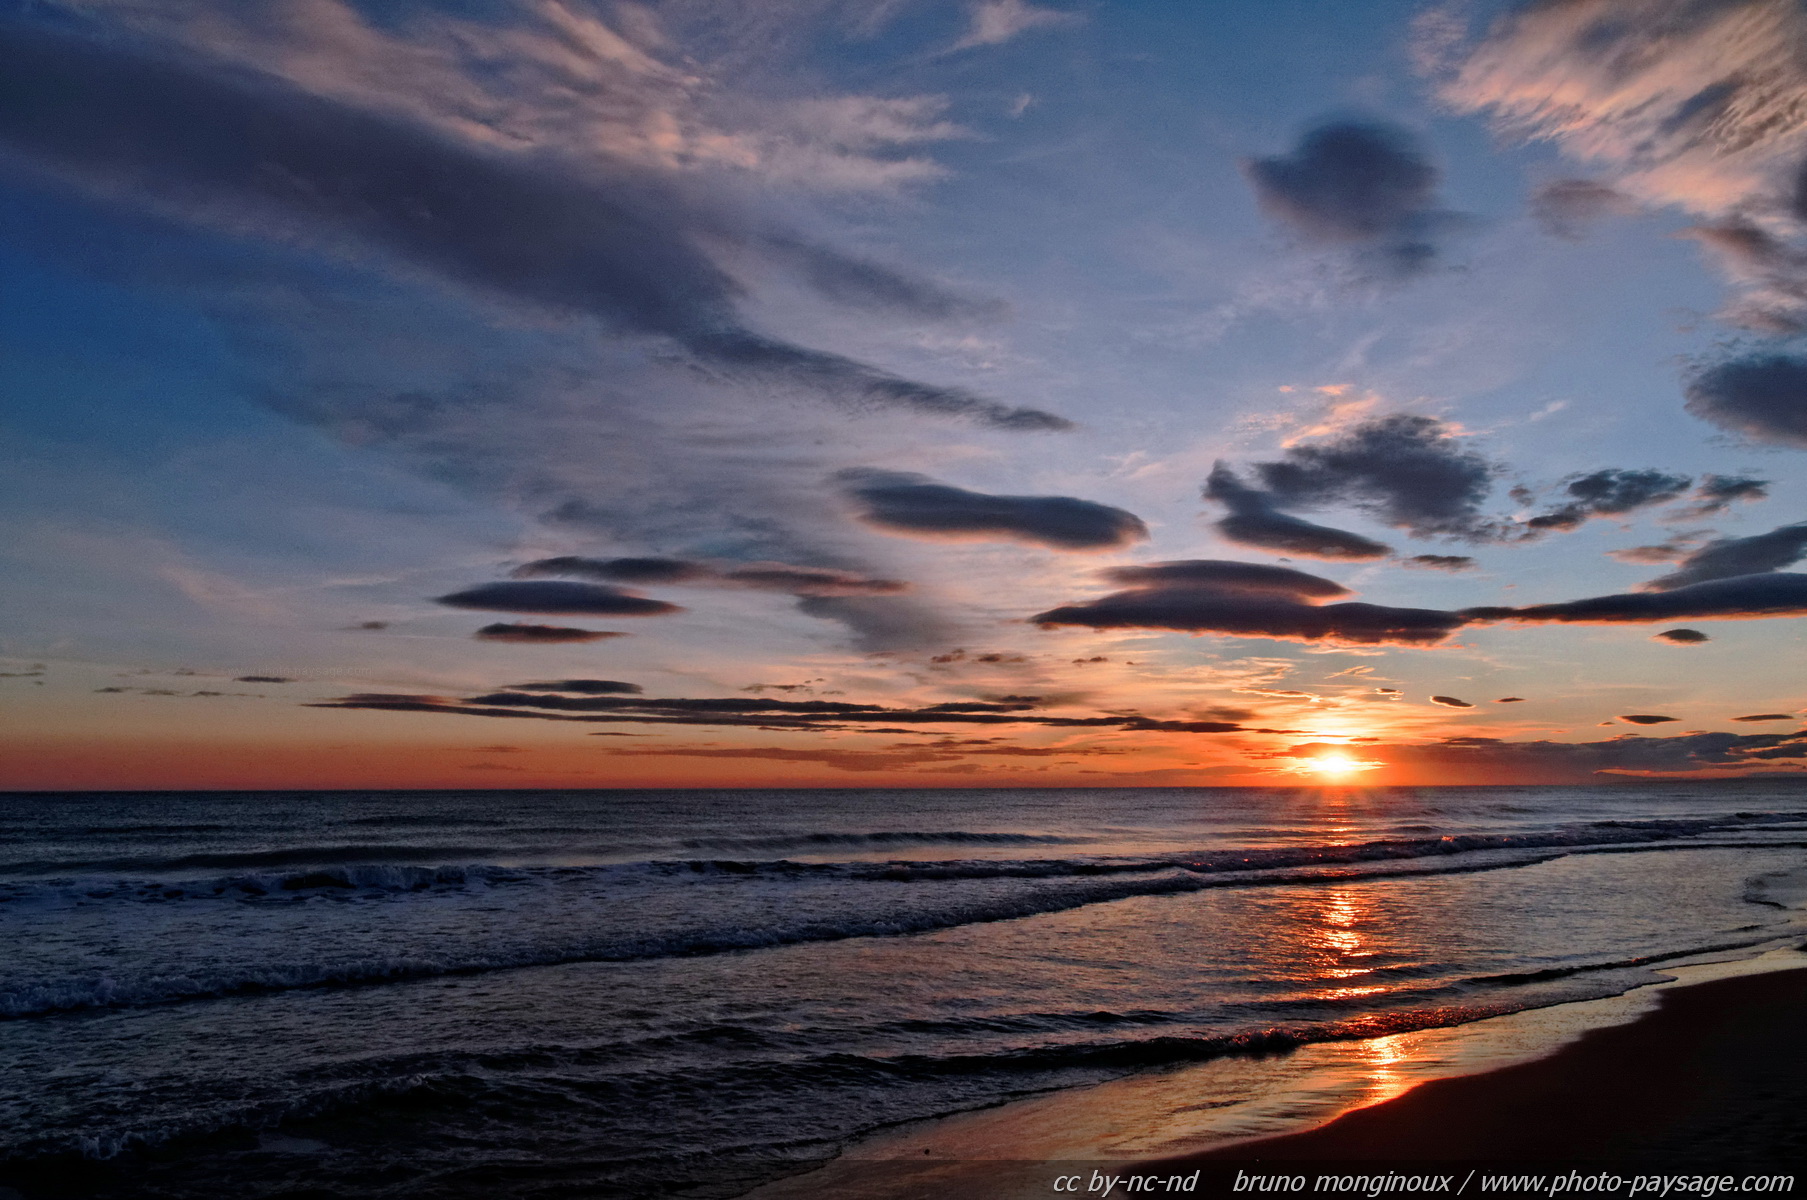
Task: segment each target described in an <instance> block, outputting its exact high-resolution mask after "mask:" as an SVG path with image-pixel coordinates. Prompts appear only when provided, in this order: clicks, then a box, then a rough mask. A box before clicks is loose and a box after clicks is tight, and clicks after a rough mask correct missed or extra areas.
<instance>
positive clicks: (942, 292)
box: [761, 235, 1008, 321]
mask: <svg viewBox="0 0 1807 1200" xmlns="http://www.w3.org/2000/svg"><path fill="white" fill-rule="evenodd" d="M761 247H762V248H763V249H764V250H765V251H766V252H767V253H769V254H771V255H773V256H774V257H775V258H777V259H779V260H781V261H783V262H784V263H785V264H786V265H788V266H790V267H791V268H792V269H793V270H795V271H796V272H797V273H798V274H799V275H800V276H801V277H802V278H803V279H804V281H805V282H807V283H808V284H809V285H810V286H811V287H813V288H814V289H815V290H816V291H817V292H819V293H820V294H822V295H823V296H825V297H827V298H828V299H830V300H833V301H835V302H837V303H840V304H852V305H856V306H858V307H860V308H871V309H878V310H880V311H884V312H895V313H903V314H906V315H909V316H918V317H930V318H933V319H936V320H944V321H945V320H960V319H968V318H975V317H977V318H996V317H1001V316H1003V315H1004V314H1005V313H1006V311H1007V309H1008V306H1007V305H1004V304H1002V303H1000V302H998V301H995V300H991V301H986V300H975V299H973V298H971V297H969V296H964V295H961V294H960V293H958V292H954V291H951V290H949V289H948V288H945V287H942V286H941V285H940V284H938V283H935V282H934V281H932V280H928V279H923V278H920V277H918V276H914V275H911V274H909V273H908V272H906V271H902V270H899V269H898V268H896V267H891V266H886V265H884V264H882V263H876V262H872V261H870V260H868V259H862V258H856V257H854V256H853V255H849V254H843V253H841V252H840V251H838V250H831V249H829V248H828V247H826V246H821V245H817V244H816V243H814V242H808V241H804V240H803V239H801V238H797V237H792V236H785V235H770V236H767V237H765V238H763V239H762V240H761Z"/></svg>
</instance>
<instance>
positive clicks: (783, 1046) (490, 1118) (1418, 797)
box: [0, 783, 1807, 1197]
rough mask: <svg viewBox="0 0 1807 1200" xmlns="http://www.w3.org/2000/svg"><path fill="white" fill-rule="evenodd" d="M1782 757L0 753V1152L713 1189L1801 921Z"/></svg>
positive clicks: (1793, 802) (1614, 972)
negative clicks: (63, 771) (258, 769)
mask: <svg viewBox="0 0 1807 1200" xmlns="http://www.w3.org/2000/svg"><path fill="white" fill-rule="evenodd" d="M1804 845H1807V791H1803V790H1801V789H1799V788H1792V787H1784V786H1780V785H1777V786H1764V785H1759V784H1755V783H1745V784H1735V785H1734V784H1717V785H1687V786H1681V785H1655V786H1638V785H1618V786H1610V787H1597V788H1563V787H1533V788H1511V787H1493V788H1402V789H1358V788H1347V789H1332V790H1327V789H1321V788H1287V789H1227V788H1225V789H1212V788H1200V789H1179V788H1175V789H1135V790H1130V789H1124V790H1099V791H1081V790H1060V791H1031V790H1012V791H986V790H960V791H797V792H781V791H706V792H705V791H689V792H685V791H666V792H652V791H648V792H559V791H545V792H331V793H268V792H265V793H252V792H243V793H143V794H122V793H110V794H54V795H52V794H11V795H0V1073H3V1074H0V1080H3V1084H0V1183H4V1184H10V1185H11V1186H14V1187H17V1188H22V1189H24V1190H25V1191H26V1192H27V1194H36V1193H37V1192H39V1191H40V1190H42V1191H46V1192H47V1193H54V1192H56V1191H59V1190H60V1191H64V1192H67V1193H70V1194H85V1193H95V1192H102V1193H105V1194H109V1195H120V1196H145V1197H151V1196H166V1197H223V1196H232V1197H274V1196H291V1197H300V1196H338V1197H377V1196H384V1197H388V1196H405V1197H442V1196H443V1197H477V1196H483V1197H540V1196H617V1195H619V1196H661V1195H683V1196H699V1197H715V1196H731V1195H735V1194H737V1193H739V1192H742V1191H745V1190H747V1189H748V1188H750V1187H752V1186H754V1185H755V1184H757V1183H758V1182H760V1181H762V1180H764V1179H767V1178H770V1177H772V1176H774V1175H777V1174H783V1173H785V1172H787V1171H790V1170H795V1169H797V1168H798V1167H799V1166H802V1165H806V1164H808V1163H811V1162H814V1161H817V1160H820V1159H822V1158H824V1157H827V1156H830V1155H832V1154H834V1153H835V1152H836V1151H837V1149H838V1148H839V1147H840V1146H842V1145H843V1144H845V1142H846V1140H847V1139H849V1138H851V1137H854V1136H857V1135H859V1134H861V1133H864V1132H868V1131H871V1130H873V1129H875V1128H878V1127H881V1126H883V1125H886V1124H890V1123H895V1122H899V1121H904V1120H909V1119H913V1118H918V1117H925V1116H932V1115H936V1114H940V1113H947V1112H953V1111H957V1110H960V1109H964V1108H972V1107H977V1106H981V1105H987V1104H993V1103H997V1102H999V1101H1001V1100H1004V1099H1008V1098H1010V1097H1012V1096H1017V1095H1024V1094H1028V1093H1031V1092H1035V1091H1040V1090H1046V1089H1050V1088H1057V1087H1065V1086H1073V1085H1078V1084H1084V1083H1088V1082H1095V1081H1099V1080H1104V1079H1108V1078H1112V1077H1114V1076H1118V1075H1121V1074H1124V1073H1126V1072H1129V1071H1135V1070H1139V1069H1146V1068H1150V1067H1161V1066H1168V1065H1173V1064H1179V1063H1185V1062H1195V1061H1201V1060H1204V1059H1208V1058H1211V1057H1214V1056H1219V1055H1223V1054H1229V1053H1250V1052H1263V1051H1265V1052H1273V1051H1281V1050H1284V1049H1285V1048H1286V1047H1288V1046H1293V1045H1298V1044H1301V1043H1303V1042H1308V1041H1315V1040H1325V1039H1332V1038H1346V1037H1352V1036H1362V1035H1366V1034H1379V1033H1388V1032H1397V1031H1401V1030H1407V1029H1414V1028H1426V1027H1433V1026H1442V1025H1451V1024H1457V1023H1461V1022H1465V1021H1469V1020H1474V1019H1476V1018H1479V1017H1483V1016H1488V1015H1493V1014H1496V1013H1502V1012H1510V1011H1514V1010H1518V1009H1523V1008H1527V1007H1533V1006H1540V1005H1549V1004H1557V1003H1563V1002H1566V1001H1571V1000H1579V999H1585V998H1591V997H1596V996H1602V995H1609V994H1613V993H1616V992H1620V991H1623V990H1625V989H1626V988H1629V987H1634V986H1637V985H1638V984H1640V983H1645V982H1649V981H1651V980H1652V979H1653V978H1655V975H1654V968H1656V967H1658V966H1660V964H1661V963H1663V962H1665V961H1671V960H1673V959H1674V958H1677V957H1681V956H1686V955H1690V954H1696V953H1700V952H1702V951H1705V950H1712V949H1719V950H1728V949H1734V948H1745V947H1749V948H1755V947H1758V946H1763V945H1769V944H1773V943H1775V942H1776V940H1777V939H1780V938H1789V937H1792V938H1796V939H1798V938H1799V936H1800V934H1801V932H1802V927H1801V921H1802V916H1803V910H1802V905H1803V903H1804V902H1807V851H1804V850H1803V846H1804Z"/></svg>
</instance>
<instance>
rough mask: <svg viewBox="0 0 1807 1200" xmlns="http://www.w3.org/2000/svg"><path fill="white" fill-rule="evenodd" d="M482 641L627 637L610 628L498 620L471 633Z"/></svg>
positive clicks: (566, 640)
mask: <svg viewBox="0 0 1807 1200" xmlns="http://www.w3.org/2000/svg"><path fill="white" fill-rule="evenodd" d="M471 636H472V637H474V638H476V639H477V640H478V641H480V642H527V643H535V642H537V643H543V644H547V645H551V644H555V643H560V642H600V641H602V640H603V639H604V638H618V637H626V636H627V634H625V633H616V632H614V631H613V630H608V629H570V628H567V627H566V626H563V625H521V624H508V623H504V622H497V623H496V624H494V625H485V626H484V627H483V628H481V629H479V630H478V631H477V632H476V633H473V634H471Z"/></svg>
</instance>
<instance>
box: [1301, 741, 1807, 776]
mask: <svg viewBox="0 0 1807 1200" xmlns="http://www.w3.org/2000/svg"><path fill="white" fill-rule="evenodd" d="M1324 748H1325V747H1324V746H1323V745H1322V744H1318V743H1313V744H1309V745H1305V746H1293V747H1291V748H1290V749H1288V750H1286V751H1284V752H1283V753H1285V754H1287V755H1291V756H1308V755H1310V754H1313V753H1316V752H1321V751H1322V750H1323V749H1324ZM1363 753H1364V754H1369V755H1372V756H1374V757H1376V758H1380V759H1382V760H1384V761H1386V762H1388V763H1391V764H1394V765H1400V766H1413V765H1418V766H1435V767H1442V768H1447V769H1449V770H1450V771H1451V772H1452V773H1453V774H1458V775H1462V776H1464V777H1466V778H1476V777H1485V776H1486V775H1488V774H1493V773H1498V774H1508V773H1509V774H1512V775H1516V776H1518V777H1520V778H1530V779H1550V780H1558V781H1559V780H1565V779H1570V780H1572V779H1584V778H1586V777H1588V776H1590V775H1593V774H1597V773H1600V772H1608V773H1613V772H1641V771H1694V770H1700V769H1702V768H1725V767H1744V766H1758V765H1761V764H1762V763H1763V762H1765V761H1766V760H1768V759H1774V758H1802V757H1807V738H1803V735H1801V734H1736V733H1689V734H1679V735H1677V736H1674V737H1646V736H1645V735H1643V734H1636V733H1626V734H1623V735H1621V736H1618V737H1614V738H1611V739H1608V740H1605V741H1598V742H1550V741H1533V742H1509V741H1504V740H1502V739H1499V738H1489V737H1455V738H1446V739H1443V740H1441V741H1436V742H1430V743H1422V744H1417V745H1407V744H1390V745H1389V744H1377V745H1371V746H1364V747H1363Z"/></svg>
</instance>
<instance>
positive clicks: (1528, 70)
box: [1441, 0, 1807, 331]
mask: <svg viewBox="0 0 1807 1200" xmlns="http://www.w3.org/2000/svg"><path fill="white" fill-rule="evenodd" d="M1804 38H1807V13H1803V11H1802V10H1801V8H1800V7H1799V6H1798V5H1796V4H1794V3H1793V2H1792V0H1732V2H1728V3H1703V2H1701V0H1570V2H1568V3H1561V4H1528V5H1522V6H1519V7H1518V8H1516V9H1515V10H1514V11H1512V12H1511V13H1509V14H1508V15H1507V16H1505V17H1504V18H1502V19H1501V20H1500V21H1498V22H1497V23H1496V24H1495V25H1494V27H1493V28H1492V30H1490V31H1489V33H1488V34H1487V36H1486V37H1485V38H1484V39H1483V40H1482V41H1481V42H1480V43H1479V44H1478V45H1476V46H1474V47H1473V48H1472V49H1471V50H1470V51H1469V53H1468V54H1467V56H1466V59H1465V61H1462V62H1461V63H1460V64H1459V66H1458V67H1457V69H1456V70H1454V71H1453V72H1452V73H1451V74H1450V75H1449V76H1448V77H1447V78H1446V79H1444V80H1443V82H1442V87H1441V93H1442V96H1443V98H1444V99H1445V100H1446V101H1447V102H1449V103H1450V104H1452V105H1453V106H1454V107H1455V108H1456V109H1457V110H1458V111H1469V112H1487V113H1491V114H1492V115H1493V117H1494V119H1495V122H1496V125H1497V127H1498V129H1499V131H1500V132H1502V133H1504V134H1505V135H1507V136H1510V137H1514V138H1517V139H1522V140H1524V141H1550V142H1554V143H1555V144H1556V145H1557V147H1558V148H1560V149H1561V151H1562V152H1563V153H1565V154H1566V155H1568V156H1569V157H1570V158H1571V159H1573V160H1576V161H1579V162H1583V163H1587V164H1589V166H1590V167H1592V168H1594V173H1596V174H1601V175H1604V176H1605V177H1606V183H1605V184H1604V186H1608V187H1610V188H1611V189H1612V190H1614V191H1616V192H1619V193H1621V194H1623V195H1625V196H1628V197H1631V198H1633V199H1635V200H1637V201H1639V202H1642V203H1644V204H1647V205H1653V206H1677V207H1680V208H1683V209H1685V210H1687V211H1689V212H1692V213H1696V214H1699V215H1702V216H1705V217H1708V218H1712V219H1715V220H1717V221H1719V222H1720V225H1719V227H1718V229H1719V230H1721V231H1724V232H1723V233H1719V232H1717V231H1715V230H1714V229H1713V228H1712V227H1709V228H1708V229H1706V230H1703V231H1701V232H1700V236H1702V238H1703V240H1711V239H1713V238H1715V237H1717V238H1718V239H1719V241H1720V243H1721V244H1720V246H1719V247H1718V248H1719V249H1720V250H1721V251H1722V252H1724V253H1725V254H1726V257H1727V258H1728V259H1729V260H1731V261H1729V262H1728V266H1729V267H1730V268H1731V274H1732V278H1733V282H1734V284H1735V285H1737V286H1738V287H1739V288H1740V289H1741V291H1742V293H1743V294H1742V296H1741V297H1740V298H1739V299H1738V300H1737V301H1736V302H1735V303H1734V304H1733V306H1732V307H1731V309H1730V311H1729V312H1728V313H1727V315H1728V316H1729V317H1731V318H1732V319H1734V320H1738V321H1742V322H1744V323H1746V324H1750V325H1753V326H1756V327H1759V328H1767V329H1770V330H1772V331H1773V330H1786V329H1792V328H1795V327H1798V326H1799V324H1800V321H1801V317H1802V315H1803V312H1804V311H1807V309H1804V307H1803V302H1804V299H1807V291H1804V290H1803V284H1804V283H1807V273H1804V272H1803V270H1802V267H1803V265H1807V256H1803V255H1802V253H1801V251H1800V250H1799V249H1798V248H1797V247H1792V246H1791V247H1787V248H1786V250H1787V252H1786V253H1781V252H1780V251H1782V250H1783V249H1784V247H1785V242H1787V241H1789V240H1792V241H1793V242H1796V243H1798V242H1799V241H1800V240H1801V234H1802V232H1803V231H1802V227H1801V224H1800V221H1799V217H1800V215H1801V214H1800V213H1799V212H1797V211H1796V206H1795V205H1794V204H1793V203H1792V200H1793V196H1794V190H1795V189H1794V186H1793V185H1794V178H1795V173H1796V171H1797V169H1798V165H1799V163H1800V161H1801V157H1802V152H1803V149H1807V111H1804V110H1803V108H1802V106H1801V103H1800V97H1801V95H1802V94H1803V93H1807V60H1803V58H1802V57H1801V55H1800V54H1799V52H1798V48H1799V46H1800V45H1801V44H1802V41H1803V39H1804ZM1750 234H1757V235H1760V236H1761V238H1763V239H1764V240H1766V241H1767V243H1768V244H1767V245H1764V246H1754V245H1751V244H1749V243H1750V242H1751V241H1752V239H1751V237H1750V236H1749V235H1750ZM1738 236H1743V238H1744V241H1745V242H1746V243H1747V244H1746V245H1744V246H1742V247H1740V246H1739V245H1737V244H1736V241H1737V238H1738ZM1790 259H1794V260H1797V261H1794V262H1790V261H1789V260H1790Z"/></svg>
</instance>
